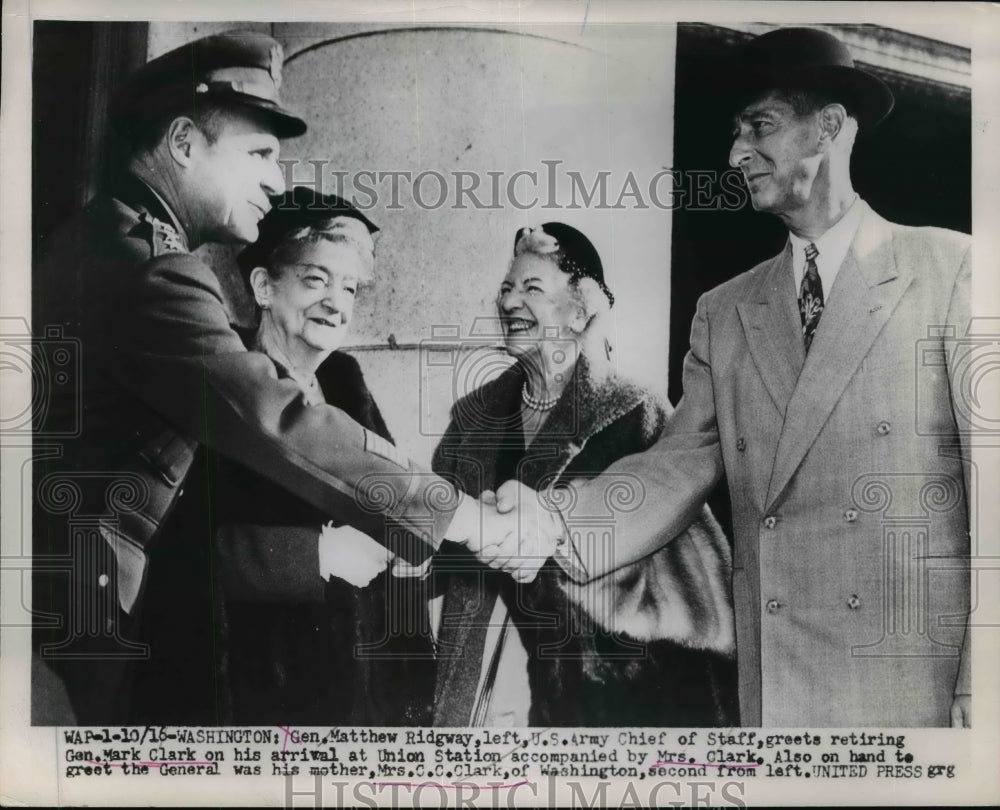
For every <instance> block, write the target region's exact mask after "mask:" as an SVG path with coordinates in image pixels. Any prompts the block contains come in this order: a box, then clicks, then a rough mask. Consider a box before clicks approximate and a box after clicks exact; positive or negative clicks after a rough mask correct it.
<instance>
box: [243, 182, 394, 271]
mask: <svg viewBox="0 0 1000 810" xmlns="http://www.w3.org/2000/svg"><path fill="white" fill-rule="evenodd" d="M336 217H349V218H351V219H356V220H358V221H359V222H360V223H361V224H363V225H364V226H365V227H366V228H367V229H368V233H370V234H374V233H376V232H377V231H378V226H377V225H376V224H375V223H374V222H372V221H371V220H370V219H368V217H366V216H365V215H364V214H363V213H361V211H359V210H358V209H357V208H355V207H354V206H353V205H352V204H351V203H350V202H348V201H347V200H345V199H344V198H343V197H338V196H337V195H336V194H321V193H320V192H318V191H316V189H314V188H310V187H309V186H293V187H292V188H290V189H289V190H288V191H286V192H285V193H284V194H283V195H281V196H278V197H272V198H271V210H270V211H268V212H267V215H266V216H265V217H264V218H263V219H262V220H261V221H260V224H259V225H258V236H257V241H256V242H254V243H253V244H251V245H247V247H246V248H244V249H243V250H242V251H241V252H240V254H239V255H238V256H237V257H236V262H237V264H239V266H240V269H241V270H242V271H243V273H244V275H245V274H247V273H249V272H250V271H251V270H253V269H254V268H255V267H257V266H266V264H267V260H268V259H269V258H270V256H271V254H272V253H273V252H274V250H275V248H277V247H278V245H280V244H281V242H282V241H284V239H285V238H286V237H287V236H288V234H290V233H291V232H292V231H295V230H298V229H299V228H304V227H306V226H308V225H316V224H318V223H320V222H326V221H329V220H331V219H334V218H336Z"/></svg>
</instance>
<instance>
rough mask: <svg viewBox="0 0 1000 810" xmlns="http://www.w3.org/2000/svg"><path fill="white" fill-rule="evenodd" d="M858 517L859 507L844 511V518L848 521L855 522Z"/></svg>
mask: <svg viewBox="0 0 1000 810" xmlns="http://www.w3.org/2000/svg"><path fill="white" fill-rule="evenodd" d="M857 519H858V510H857V509H848V510H847V511H846V512H844V520H846V521H847V522H848V523H853V522H854V521H855V520H857Z"/></svg>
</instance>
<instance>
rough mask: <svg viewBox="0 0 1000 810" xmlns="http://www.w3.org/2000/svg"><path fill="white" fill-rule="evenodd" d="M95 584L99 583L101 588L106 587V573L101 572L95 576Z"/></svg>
mask: <svg viewBox="0 0 1000 810" xmlns="http://www.w3.org/2000/svg"><path fill="white" fill-rule="evenodd" d="M97 584H98V585H100V586H101V587H102V588H107V587H108V575H107V574H101V575H100V576H99V577H98V578H97Z"/></svg>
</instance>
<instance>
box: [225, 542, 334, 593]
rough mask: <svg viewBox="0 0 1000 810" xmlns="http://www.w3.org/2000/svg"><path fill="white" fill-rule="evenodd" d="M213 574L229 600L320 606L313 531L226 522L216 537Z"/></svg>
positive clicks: (321, 581)
mask: <svg viewBox="0 0 1000 810" xmlns="http://www.w3.org/2000/svg"><path fill="white" fill-rule="evenodd" d="M216 549H217V553H218V555H219V576H220V579H221V580H222V587H223V589H224V591H225V594H226V598H227V599H230V600H233V601H235V602H254V603H258V604H259V603H274V604H287V603H299V602H311V603H322V602H323V601H324V599H325V593H326V592H325V590H324V583H323V579H322V577H321V576H320V572H319V529H318V528H317V527H315V526H311V527H310V526H258V525H254V524H248V523H231V524H226V525H225V526H222V527H221V528H220V529H219V532H218V535H217V537H216Z"/></svg>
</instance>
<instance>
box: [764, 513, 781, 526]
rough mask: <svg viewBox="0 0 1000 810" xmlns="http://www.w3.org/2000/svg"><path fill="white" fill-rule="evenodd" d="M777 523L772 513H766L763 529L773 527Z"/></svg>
mask: <svg viewBox="0 0 1000 810" xmlns="http://www.w3.org/2000/svg"><path fill="white" fill-rule="evenodd" d="M777 525H778V519H777V518H776V517H775V516H774V515H768V516H767V517H766V518H764V528H765V529H773V528H774V527H775V526H777Z"/></svg>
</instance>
